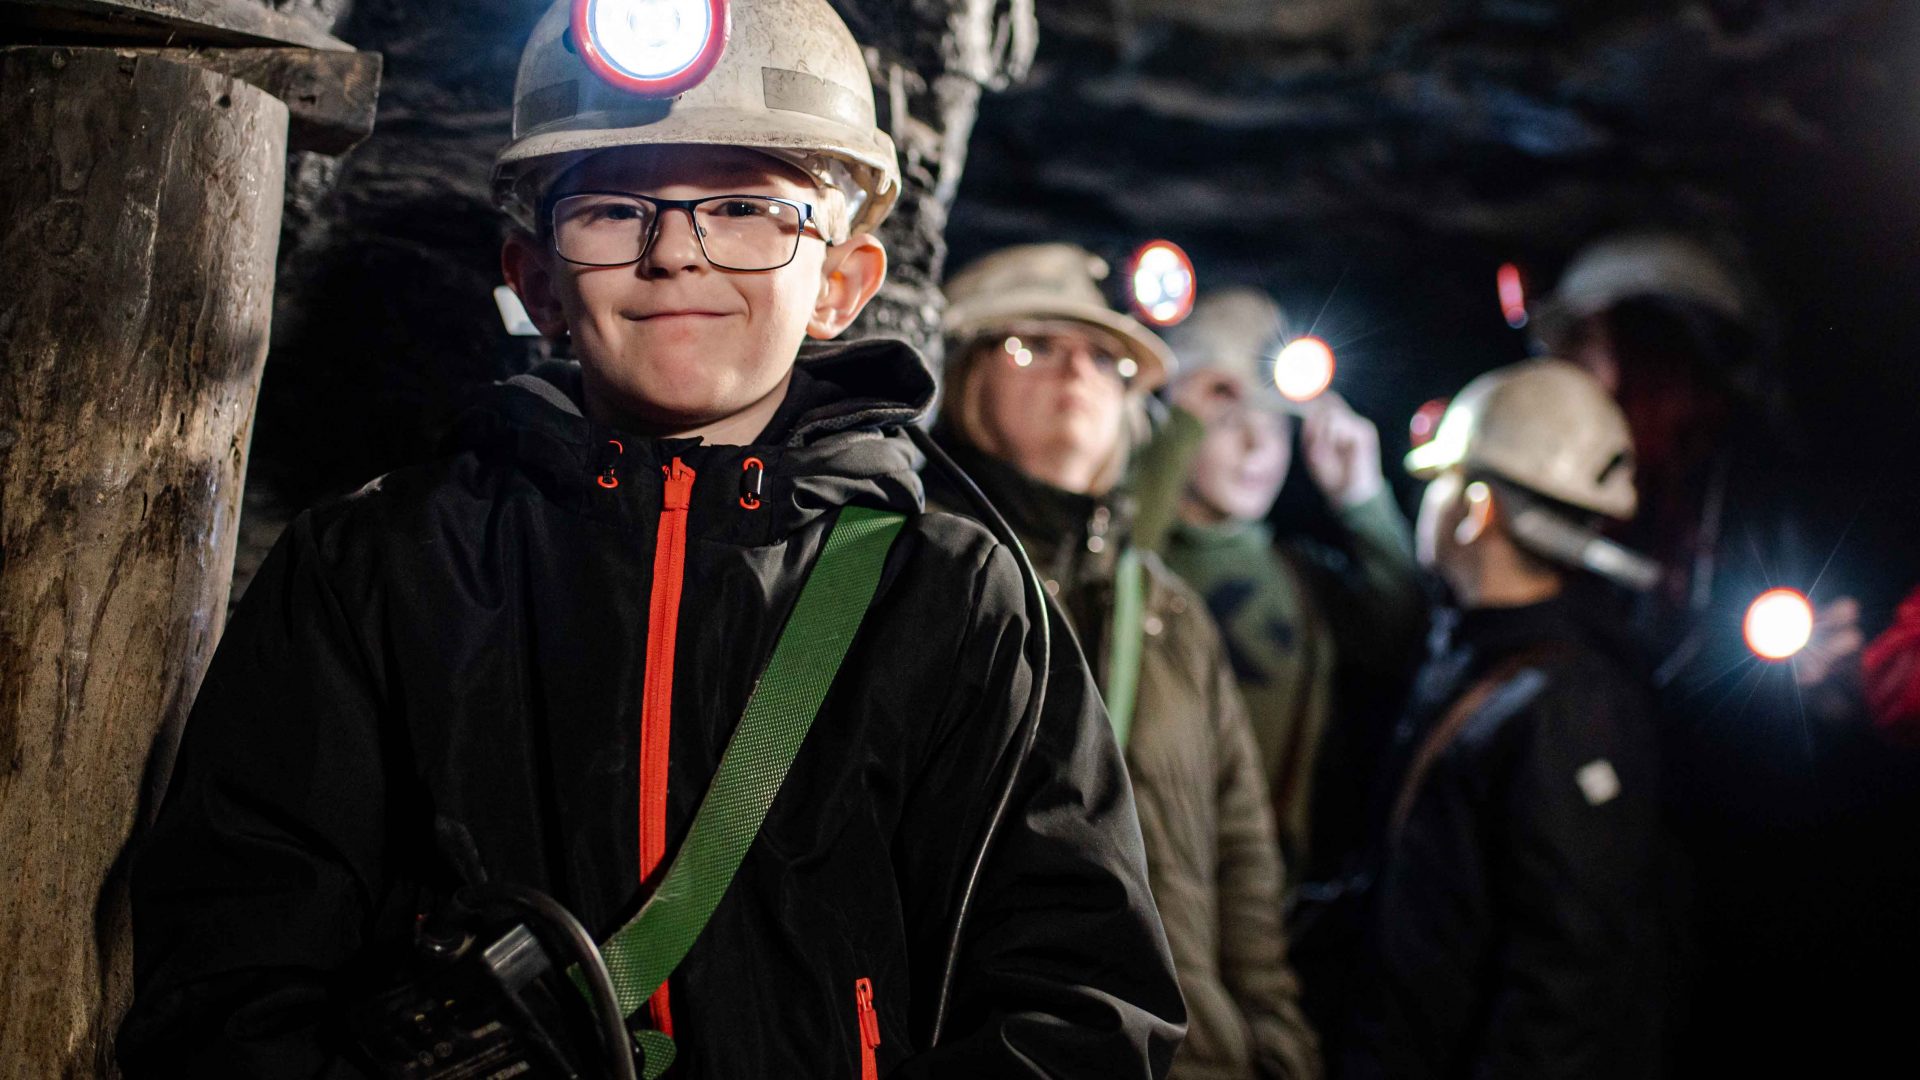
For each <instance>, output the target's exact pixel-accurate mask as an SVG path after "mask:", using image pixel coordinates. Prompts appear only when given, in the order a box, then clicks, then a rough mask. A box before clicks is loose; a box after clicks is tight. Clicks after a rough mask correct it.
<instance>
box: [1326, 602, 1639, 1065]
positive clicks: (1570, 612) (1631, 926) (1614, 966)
mask: <svg viewBox="0 0 1920 1080" xmlns="http://www.w3.org/2000/svg"><path fill="white" fill-rule="evenodd" d="M1602 610H1604V604H1603V603H1600V602H1598V601H1597V598H1596V599H1594V600H1588V599H1585V598H1583V599H1572V598H1567V599H1560V600H1553V601H1549V602H1546V603H1543V604H1538V605H1534V606H1530V607H1523V608H1515V609H1504V610H1482V611H1475V612H1470V613H1468V614H1466V615H1465V616H1464V617H1462V618H1460V619H1459V620H1458V621H1457V623H1453V624H1451V625H1450V626H1447V625H1443V628H1442V630H1441V631H1440V633H1439V635H1437V640H1438V643H1439V648H1438V651H1437V652H1436V654H1435V655H1434V657H1433V658H1432V659H1431V660H1430V661H1429V662H1428V664H1427V666H1426V667H1425V668H1424V669H1423V671H1422V672H1421V675H1420V678H1419V681H1418V683H1417V684H1416V688H1415V698H1414V702H1413V704H1412V706H1411V712H1410V714H1409V717H1408V721H1407V723H1405V724H1403V726H1402V736H1403V737H1402V739H1401V741H1400V757H1401V759H1402V767H1401V768H1400V769H1397V770H1395V772H1396V774H1397V777H1398V778H1396V780H1395V781H1394V783H1393V784H1392V785H1390V787H1389V788H1388V789H1387V790H1388V791H1389V792H1390V793H1391V795H1390V797H1388V798H1385V799H1383V800H1381V805H1382V807H1383V812H1382V814H1381V815H1380V817H1381V818H1382V819H1383V820H1384V819H1385V818H1386V817H1387V816H1388V814H1389V813H1390V811H1387V810H1386V809H1385V808H1386V807H1387V806H1389V805H1390V804H1391V803H1392V802H1394V801H1395V798H1394V797H1397V796H1398V794H1399V791H1400V790H1401V789H1402V785H1403V784H1404V775H1405V767H1404V763H1405V762H1406V760H1408V759H1410V758H1412V757H1414V756H1416V755H1415V753H1414V748H1415V747H1417V746H1418V745H1419V744H1420V743H1422V742H1423V741H1424V740H1425V739H1426V737H1427V735H1428V733H1429V732H1430V731H1431V730H1432V729H1433V727H1434V726H1435V725H1436V724H1438V723H1440V722H1441V721H1442V719H1443V718H1444V717H1445V715H1446V714H1447V713H1448V711H1449V710H1450V707H1451V706H1452V705H1453V703H1454V702H1455V701H1456V700H1460V699H1461V698H1462V697H1463V695H1466V694H1469V693H1471V692H1472V691H1473V689H1474V688H1475V686H1476V685H1477V684H1480V683H1482V682H1483V681H1486V680H1487V679H1488V676H1489V675H1493V676H1496V677H1498V681H1497V683H1496V684H1489V689H1490V690H1491V692H1490V693H1489V694H1487V695H1486V696H1484V698H1483V699H1482V700H1481V701H1480V704H1479V707H1478V708H1476V709H1473V710H1471V711H1470V712H1466V713H1465V717H1466V719H1465V723H1464V724H1463V725H1462V726H1461V727H1459V729H1458V731H1459V734H1458V736H1457V737H1456V738H1454V739H1452V741H1451V742H1449V743H1447V744H1446V749H1445V750H1444V751H1442V752H1440V753H1439V754H1438V756H1437V757H1435V758H1433V764H1432V767H1431V768H1430V769H1429V770H1428V771H1426V773H1425V778H1424V781H1423V782H1421V783H1420V784H1419V785H1418V786H1417V788H1416V789H1415V790H1416V791H1417V794H1416V795H1414V796H1413V797H1412V801H1411V803H1410V812H1409V813H1408V814H1407V816H1406V818H1405V823H1404V826H1403V827H1402V828H1400V829H1398V830H1397V831H1393V830H1392V829H1391V828H1390V826H1383V828H1384V829H1385V830H1386V834H1387V835H1388V836H1389V837H1390V839H1388V840H1387V841H1386V843H1387V847H1386V852H1385V860H1384V863H1383V865H1382V867H1381V869H1380V876H1379V879H1378V882H1377V884H1376V887H1375V894H1374V901H1375V905H1376V906H1375V912H1374V914H1375V918H1374V920H1373V923H1372V926H1373V932H1372V935H1371V946H1372V953H1373V955H1372V957H1371V963H1370V965H1369V968H1370V970H1369V974H1370V976H1371V978H1370V980H1369V983H1368V986H1367V988H1366V989H1365V990H1364V991H1363V992H1362V995H1361V1009H1360V1021H1359V1024H1358V1030H1357V1032H1356V1037H1355V1039H1354V1040H1353V1042H1352V1044H1351V1047H1350V1053H1349V1062H1348V1063H1349V1070H1348V1072H1349V1075H1352V1076H1356V1077H1365V1076H1375V1075H1379V1076H1392V1077H1398V1078H1406V1077H1447V1078H1452V1077H1474V1078H1481V1077H1528V1078H1541V1077H1622V1078H1625V1077H1633V1078H1641V1077H1651V1076H1656V1075H1658V1073H1659V1058H1660V1052H1661V1042H1662V1039H1663V1036H1664V1031H1663V1025H1664V1023H1665V1020H1666V1012H1667V1009H1666V996H1665V995H1666V992H1667V989H1668V985H1667V984H1668V981H1669V974H1670V973H1669V971H1668V969H1667V967H1666V965H1667V963H1668V961H1669V959H1670V956H1669V949H1668V946H1669V945H1670V943H1671V941H1670V931H1671V926H1672V913H1671V911H1670V900H1669V896H1670V894H1669V888H1670V886H1669V881H1670V873H1671V869H1672V866H1671V863H1670V861H1669V848H1668V846H1667V844H1666V843H1665V842H1664V840H1663V839H1662V837H1663V832H1664V830H1663V827H1662V824H1661V796H1660V784H1661V778H1660V764H1659V752H1658V749H1657V739H1658V731H1657V729H1656V722H1655V709H1654V705H1653V701H1652V690H1651V686H1650V683H1649V681H1648V679H1647V677H1646V676H1645V675H1644V674H1643V673H1642V669H1641V665H1640V664H1639V663H1638V662H1637V661H1636V660H1635V655H1636V653H1635V648H1634V645H1633V643H1632V642H1631V641H1630V640H1628V639H1627V638H1626V637H1625V635H1624V634H1623V633H1621V632H1620V631H1618V630H1616V629H1614V626H1613V624H1612V623H1611V622H1610V621H1608V620H1607V619H1606V618H1605V617H1604V616H1603V615H1601V614H1600V613H1599V612H1600V611H1602ZM1495 685H1497V689H1495V688H1493V687H1494V686H1495Z"/></svg>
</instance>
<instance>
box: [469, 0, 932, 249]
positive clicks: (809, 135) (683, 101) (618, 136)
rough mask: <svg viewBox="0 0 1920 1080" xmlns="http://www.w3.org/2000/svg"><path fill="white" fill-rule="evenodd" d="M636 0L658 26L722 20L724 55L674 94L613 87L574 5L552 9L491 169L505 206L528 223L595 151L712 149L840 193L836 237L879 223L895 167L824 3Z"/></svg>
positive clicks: (863, 79)
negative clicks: (664, 21)
mask: <svg viewBox="0 0 1920 1080" xmlns="http://www.w3.org/2000/svg"><path fill="white" fill-rule="evenodd" d="M599 2H600V3H612V2H617V0H599ZM636 3H639V4H644V5H646V7H649V8H653V9H659V10H658V12H653V11H646V10H645V8H642V9H641V10H643V12H644V13H645V14H660V13H664V17H680V16H685V15H686V14H687V13H686V12H681V11H679V10H678V9H680V8H683V7H688V6H689V5H691V9H692V10H693V12H694V14H696V15H700V14H702V13H711V12H718V13H720V14H721V15H722V16H723V18H722V19H721V20H720V22H719V25H718V26H717V27H715V29H716V30H717V31H718V32H721V33H723V34H725V35H726V37H725V39H724V45H722V46H721V47H720V49H719V51H718V54H717V58H715V57H714V56H712V55H706V56H705V60H706V62H708V63H711V70H710V71H709V72H708V73H707V74H706V75H705V77H704V78H700V79H699V81H698V82H697V83H694V84H693V85H691V86H690V87H685V88H684V89H681V90H680V92H678V93H674V94H673V95H672V96H668V97H654V96H647V95H646V94H645V93H640V92H635V91H634V90H631V89H623V88H621V87H619V86H616V85H615V84H614V83H613V82H612V81H610V79H609V78H606V77H603V76H602V75H601V74H599V73H598V72H596V70H595V69H594V68H593V67H590V66H589V63H588V61H587V60H585V59H583V56H582V53H583V49H582V47H581V45H582V43H581V42H580V41H578V40H576V33H575V30H574V28H573V26H572V25H571V20H572V16H573V9H574V4H573V3H572V2H571V0H555V2H554V4H553V6H551V7H549V8H548V9H547V13H546V14H545V15H543V16H541V18H540V21H539V23H537V24H536V25H535V26H534V29H533V35H532V36H531V37H530V38H528V39H527V45H526V48H525V49H524V50H523V51H522V52H521V54H520V72H519V75H518V77H517V78H516V79H515V80H514V87H513V139H512V141H511V142H509V143H508V144H507V146H506V148H505V149H504V150H502V151H501V152H500V155H499V157H498V158H497V159H496V160H495V163H494V173H493V189H494V198H495V201H496V202H497V203H498V204H499V206H500V208H501V209H502V210H504V211H506V212H507V214H508V215H509V216H511V217H512V218H513V219H514V220H515V221H517V222H519V223H520V224H521V225H522V226H526V227H529V228H530V227H532V225H533V218H534V216H535V213H536V208H537V207H538V205H539V200H540V198H541V196H542V195H543V194H544V190H545V188H546V186H547V185H548V184H549V183H551V182H552V181H553V180H554V178H555V177H557V176H558V175H559V174H560V173H561V172H562V171H564V170H565V169H566V168H568V167H569V166H571V165H573V164H574V163H575V162H577V161H579V160H581V159H582V158H584V157H585V156H587V155H588V154H591V153H593V152H594V151H597V150H606V149H611V148H614V147H621V146H664V145H717V146H737V147H746V148H749V149H753V150H760V151H763V152H765V153H767V154H770V155H772V156H774V157H777V158H779V159H781V160H783V161H786V162H788V163H790V164H793V165H795V166H797V167H799V168H800V169H802V170H804V171H805V172H807V173H808V174H809V175H811V176H813V177H814V179H815V180H816V181H817V182H819V183H820V184H822V185H823V186H824V187H827V188H830V189H833V190H837V191H839V192H840V193H841V194H842V195H844V196H845V200H846V206H845V213H844V219H843V220H841V221H830V220H826V221H823V222H822V225H823V227H824V229H825V230H826V231H827V233H828V235H830V236H832V237H834V238H835V239H836V240H839V239H844V238H845V237H846V236H849V235H852V234H855V233H861V232H869V231H872V230H873V229H874V228H877V227H878V226H879V224H880V222H881V221H883V220H884V219H885V218H886V216H887V213H888V212H889V211H890V210H891V209H892V208H893V203H894V201H895V199H897V198H898V197H899V194H900V167H899V163H898V161H897V160H896V158H895V155H894V148H893V140H892V139H890V138H888V136H887V134H886V133H885V132H883V131H881V130H880V129H879V126H878V124H877V123H876V121H875V117H874V105H873V83H872V80H871V79H870V77H869V76H868V74H867V66H866V61H865V59H864V58H863V57H862V55H861V52H860V46H859V45H858V44H857V43H856V42H855V41H854V39H853V34H852V33H851V32H849V31H848V29H847V26H846V23H844V22H842V21H841V19H840V16H839V15H837V14H835V13H834V11H833V9H832V8H831V7H829V6H828V4H827V0H636ZM676 25H677V24H676ZM716 40H717V39H716ZM695 74H696V75H697V72H696V73H695ZM668 92H671V91H668Z"/></svg>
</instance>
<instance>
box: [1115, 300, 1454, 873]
mask: <svg viewBox="0 0 1920 1080" xmlns="http://www.w3.org/2000/svg"><path fill="white" fill-rule="evenodd" d="M1287 336H1288V332H1287V326H1286V319H1285V316H1284V315H1283V313H1282V312H1281V310H1280V308H1279V306H1278V305H1277V304H1275V303H1274V302H1273V300H1272V299H1271V298H1269V297H1268V296H1267V295H1266V294H1265V293H1263V292H1260V291H1258V290H1254V289H1247V288H1234V289H1224V290H1220V291H1218V292H1214V293H1211V294H1209V295H1208V296H1206V297H1203V298H1202V300H1201V302H1200V304H1199V305H1198V307H1197V308H1196V309H1195V311H1194V313H1193V315H1192V317H1191V318H1189V319H1188V320H1187V321H1186V322H1185V323H1183V324H1181V325H1180V326H1178V327H1175V328H1174V330H1173V331H1171V332H1170V333H1169V335H1168V338H1169V344H1170V345H1171V346H1172V347H1173V349H1174V351H1175V353H1176V355H1178V357H1179V358H1180V361H1181V364H1182V370H1181V375H1180V378H1179V379H1178V381H1176V382H1175V383H1174V384H1173V387H1172V391H1171V398H1172V401H1173V405H1174V407H1173V409H1172V410H1171V415H1170V417H1169V419H1168V421H1167V422H1166V423H1165V424H1164V425H1163V426H1162V428H1161V429H1160V431H1159V432H1158V433H1157V434H1156V436H1155V439H1154V442H1153V444H1152V445H1151V446H1150V447H1149V448H1148V449H1147V450H1146V451H1145V452H1144V454H1143V458H1144V460H1143V462H1142V463H1141V466H1140V476H1139V479H1138V482H1137V484H1136V490H1138V491H1139V492H1140V498H1141V508H1140V522H1141V526H1140V533H1139V535H1140V542H1141V543H1142V544H1143V545H1146V546H1150V547H1154V548H1156V549H1158V550H1160V551H1161V552H1162V553H1163V555H1164V557H1165V559H1166V562H1167V564H1168V566H1170V567H1172V568H1173V570H1174V572H1175V573H1177V574H1179V575H1180V576H1181V577H1182V578H1184V579H1185V580H1186V581H1188V582H1189V583H1190V584H1191V585H1192V586H1193V587H1194V589H1195V590H1196V591H1198V592H1199V593H1200V595H1201V596H1202V597H1204V598H1205V600H1206V602H1207V606H1208V608H1209V609H1210V610H1211V611H1212V612H1213V616H1214V618H1215V620H1216V621H1217V622H1218V623H1219V624H1220V628H1221V631H1222V633H1223V634H1224V636H1225V638H1226V643H1227V653H1228V656H1229V658H1230V659H1231V661H1232V664H1233V669H1234V673H1235V675H1236V676H1238V678H1239V683H1240V689H1241V692H1242V694H1243V695H1244V696H1245V698H1246V701H1247V707H1248V710H1249V713H1250V715H1251V717H1252V722H1253V732H1254V737H1255V739H1256V740H1258V742H1259V747H1260V757H1261V764H1262V767H1263V772H1264V774H1265V776H1266V780H1267V786H1268V789H1269V791H1270V792H1271V794H1272V798H1273V806H1274V818H1275V821H1276V822H1277V824H1278V828H1279V837H1280V847H1281V851H1282V854H1283V856H1284V858H1285V859H1286V862H1287V865H1288V867H1289V869H1290V877H1291V879H1292V880H1293V882H1294V883H1295V884H1296V885H1297V884H1299V883H1301V882H1312V881H1319V880H1324V879H1326V878H1328V877H1331V876H1334V875H1336V874H1337V873H1338V872H1339V871H1340V869H1341V866H1342V864H1343V863H1344V861H1345V859H1346V857H1347V855H1348V854H1349V853H1351V852H1352V851H1353V850H1354V848H1355V846H1356V845H1357V844H1358V843H1359V841H1360V834H1361V830H1362V826H1363V819H1364V816H1365V805H1366V803H1365V800H1366V793H1367V790H1368V787H1367V782H1368V778H1369V777H1370V776H1371V775H1372V773H1373V769H1374V766H1375V763H1376V762H1377V760H1378V755H1379V751H1380V749H1381V748H1382V747H1383V746H1384V740H1385V738H1386V737H1387V734H1388V732H1387V730H1386V729H1387V726H1388V724H1389V723H1390V721H1391V717H1392V715H1393V712H1394V708H1395V706H1396V705H1397V701H1398V698H1399V696H1400V695H1401V693H1403V692H1404V688H1405V685H1406V682H1407V679H1408V677H1409V676H1410V675H1411V673H1412V671H1413V668H1414V665H1415V664H1416V663H1417V661H1418V659H1419V646H1420V642H1421V640H1422V637H1423V634H1424V631H1425V628H1426V602H1425V593H1424V591H1423V589H1422V586H1421V578H1420V571H1419V568H1418V566H1417V565H1416V564H1415V562H1414V559H1413V550H1412V545H1411V537H1410V534H1409V530H1408V527H1407V522H1406V519H1405V517H1404V516H1403V515H1402V514H1401V512H1400V510H1399V508H1398V507H1397V506H1396V505H1395V503H1394V501H1393V495H1392V492H1391V491H1389V490H1388V488H1387V485H1386V480H1385V478H1384V476H1383V474H1382V472H1381V467H1380V436H1379V432H1378V431H1377V430H1376V429H1375V428H1374V425H1373V424H1372V423H1371V422H1369V421H1368V420H1366V419H1365V418H1364V417H1361V416H1360V415H1359V414H1357V413H1355V412H1354V411H1353V409H1352V408H1351V407H1349V406H1348V405H1347V403H1346V402H1345V401H1344V400H1342V399H1341V398H1340V397H1339V395H1337V394H1334V393H1327V394H1323V395H1322V396H1321V397H1319V398H1318V399H1316V400H1314V401H1312V402H1310V403H1308V404H1306V405H1304V406H1301V405H1295V404H1294V403H1292V402H1289V401H1287V400H1286V399H1284V398H1282V397H1281V396H1280V394H1279V393H1278V392H1277V391H1276V390H1275V389H1274V388H1273V382H1272V379H1271V369H1272V360H1271V359H1270V358H1271V357H1272V356H1273V355H1274V353H1275V351H1276V350H1277V348H1278V346H1279V345H1280V344H1281V343H1282V342H1283V341H1284V340H1285V339H1286V338H1287ZM1296 427H1298V429H1299V431H1298V445H1299V454H1300V456H1301V457H1302V458H1303V459H1304V460H1305V464H1306V467H1307V472H1308V475H1309V476H1310V477H1311V478H1312V480H1313V482H1314V485H1315V486H1316V487H1318V488H1319V490H1320V491H1321V493H1322V494H1324V495H1325V496H1326V499H1327V502H1328V503H1329V504H1330V505H1331V507H1332V509H1333V510H1334V512H1335V514H1336V516H1337V518H1338V521H1339V523H1340V525H1341V526H1342V529H1343V532H1344V534H1345V535H1344V537H1343V538H1342V539H1343V540H1344V543H1343V544H1341V545H1339V546H1334V545H1329V544H1327V543H1323V542H1320V541H1318V540H1316V539H1314V538H1310V537H1307V536H1304V535H1298V536H1291V535H1285V534H1284V530H1282V532H1281V534H1279V535H1277V534H1276V530H1275V528H1274V525H1273V523H1272V522H1271V521H1270V513H1271V511H1272V509H1273V505H1274V502H1275V500H1276V499H1277V498H1278V496H1279V494H1280V489H1281V486H1282V485H1283V484H1284V483H1285V482H1286V479H1287V473H1288V471H1289V469H1290V468H1291V467H1292V465H1293V457H1294V445H1295V430H1294V429H1295V428H1296Z"/></svg>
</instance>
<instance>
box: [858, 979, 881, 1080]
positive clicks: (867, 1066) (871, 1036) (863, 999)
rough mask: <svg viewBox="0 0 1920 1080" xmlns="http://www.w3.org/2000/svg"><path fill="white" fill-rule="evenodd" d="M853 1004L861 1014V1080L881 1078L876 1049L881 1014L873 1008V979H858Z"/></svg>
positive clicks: (878, 1039)
mask: <svg viewBox="0 0 1920 1080" xmlns="http://www.w3.org/2000/svg"><path fill="white" fill-rule="evenodd" d="M853 1005H854V1009H855V1010H856V1011H857V1012H858V1014H859V1016H860V1080H880V1064H879V1061H878V1060H877V1059H876V1058H875V1057H874V1051H875V1050H876V1049H878V1048H879V1046H880V1014H879V1013H877V1012H875V1011H874V1009H873V981H872V980H870V979H856V980H854V984H853Z"/></svg>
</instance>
